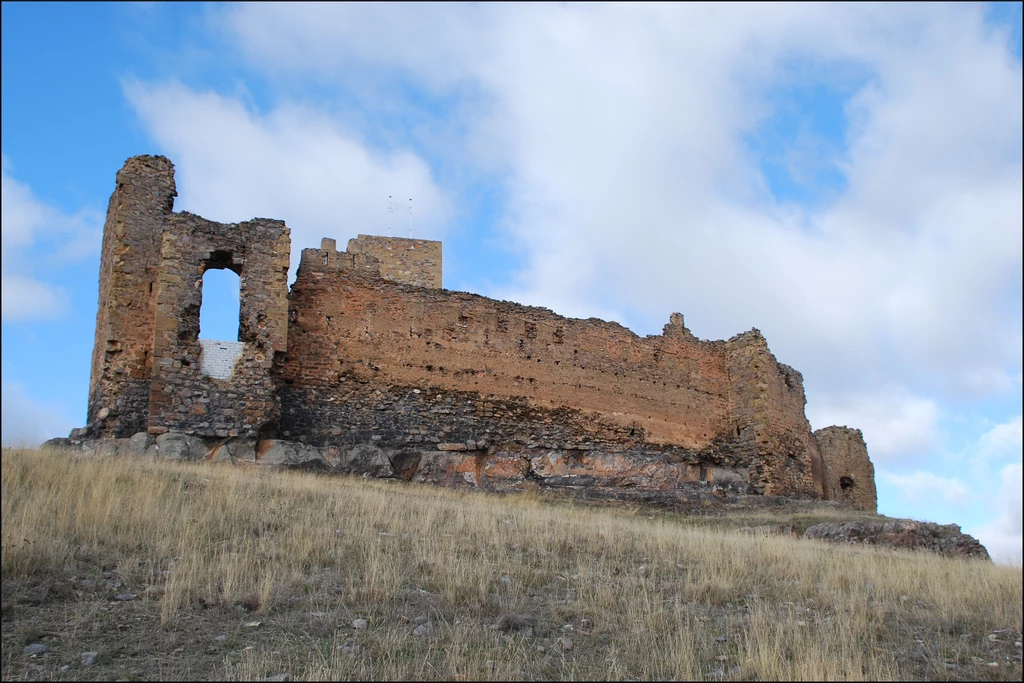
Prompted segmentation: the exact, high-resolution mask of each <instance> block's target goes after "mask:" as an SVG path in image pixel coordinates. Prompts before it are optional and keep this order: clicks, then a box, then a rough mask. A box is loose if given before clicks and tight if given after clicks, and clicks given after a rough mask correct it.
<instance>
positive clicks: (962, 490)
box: [877, 470, 970, 505]
mask: <svg viewBox="0 0 1024 683" xmlns="http://www.w3.org/2000/svg"><path fill="white" fill-rule="evenodd" d="M877 473H878V474H877V476H878V478H879V479H880V480H881V481H883V482H885V483H887V484H889V485H891V486H895V487H896V488H898V489H900V490H901V491H903V494H904V495H905V496H906V497H907V499H908V500H911V501H926V500H934V499H935V498H939V499H941V500H944V501H946V502H947V503H950V504H951V505H963V504H964V503H966V502H967V501H968V500H969V498H970V494H969V492H968V489H967V486H966V485H965V484H964V483H963V482H962V481H960V480H958V479H954V478H950V477H942V476H939V475H937V474H934V473H932V472H925V471H920V470H919V471H917V472H912V473H910V474H896V473H894V472H888V471H886V470H877Z"/></svg>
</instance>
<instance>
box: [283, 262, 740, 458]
mask: <svg viewBox="0 0 1024 683" xmlns="http://www.w3.org/2000/svg"><path fill="white" fill-rule="evenodd" d="M354 258H358V255H350V256H344V255H342V254H330V253H328V252H325V251H324V250H309V249H307V250H304V251H303V257H302V262H301V264H300V267H299V273H298V276H297V279H296V282H295V284H294V285H293V287H292V292H291V295H290V304H289V305H290V308H291V311H292V324H291V326H290V328H289V348H290V351H289V354H288V357H287V359H286V362H285V365H284V368H283V373H282V377H283V378H284V379H285V381H287V382H289V383H291V384H292V385H295V386H305V387H320V386H333V385H336V384H337V383H338V382H339V381H340V378H342V377H345V376H351V377H353V378H357V379H359V380H370V379H374V378H386V379H382V380H381V381H386V382H388V383H391V384H395V385H401V386H419V387H426V386H436V387H440V388H444V389H448V390H454V391H471V392H478V393H480V394H483V395H488V396H496V397H504V398H512V397H525V398H527V399H529V400H530V402H531V403H532V404H534V405H538V406H544V407H548V408H557V407H560V406H572V407H574V408H576V409H578V410H580V411H582V412H583V413H585V414H588V415H590V416H591V418H592V419H594V420H597V419H598V418H600V420H601V421H604V422H608V423H609V424H614V425H617V426H620V427H625V428H627V429H630V430H633V431H634V433H636V434H642V435H643V436H644V437H645V439H646V440H647V441H650V442H653V443H670V444H674V445H679V446H683V447H687V448H701V447H703V446H706V445H708V444H710V443H711V442H712V441H713V440H714V439H715V438H716V437H717V436H719V435H720V434H722V433H724V432H725V431H726V427H727V422H728V415H727V393H728V387H727V384H728V373H727V370H726V367H725V362H724V355H723V353H722V351H723V345H722V343H720V342H717V343H716V342H702V341H700V340H697V339H696V338H694V337H693V336H692V335H690V334H689V333H688V332H687V331H686V330H685V328H683V327H682V326H681V322H680V324H679V329H678V334H669V335H664V336H655V337H648V338H646V339H644V338H640V337H637V336H636V335H635V334H633V333H632V332H630V331H629V330H627V329H626V328H624V327H622V326H621V325H617V324H615V323H606V322H604V321H600V320H595V319H591V320H573V319H567V318H563V317H561V316H558V315H555V314H554V313H552V312H551V311H549V310H547V309H543V308H536V307H530V306H522V305H519V304H514V303H510V302H503V301H494V300H492V299H487V298H485V297H481V296H477V295H474V294H466V293H462V292H447V291H443V290H434V289H425V288H419V287H408V286H404V285H399V284H396V283H392V282H388V281H386V280H382V279H380V278H378V277H375V276H374V273H373V270H372V264H369V266H355V265H351V264H352V263H354V262H353V261H352V259H354ZM327 264H329V265H327ZM679 320H680V321H681V317H680V318H679ZM670 327H671V326H670Z"/></svg>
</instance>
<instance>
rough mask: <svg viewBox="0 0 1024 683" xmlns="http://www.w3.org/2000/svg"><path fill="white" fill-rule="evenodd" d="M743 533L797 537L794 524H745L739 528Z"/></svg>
mask: <svg viewBox="0 0 1024 683" xmlns="http://www.w3.org/2000/svg"><path fill="white" fill-rule="evenodd" d="M739 531H740V532H741V533H744V534H753V535H755V536H790V537H792V538H796V535H797V534H796V530H795V529H794V528H793V525H792V524H762V525H761V526H745V527H741V528H740V529H739Z"/></svg>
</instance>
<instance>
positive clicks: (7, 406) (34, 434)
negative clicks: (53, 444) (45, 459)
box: [0, 380, 73, 448]
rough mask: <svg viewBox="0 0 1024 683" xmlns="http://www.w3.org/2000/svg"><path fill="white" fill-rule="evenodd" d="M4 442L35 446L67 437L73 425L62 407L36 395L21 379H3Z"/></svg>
mask: <svg viewBox="0 0 1024 683" xmlns="http://www.w3.org/2000/svg"><path fill="white" fill-rule="evenodd" d="M0 408H2V410H0V413H2V415H0V430H2V431H0V441H2V442H3V444H4V445H5V446H25V447H31V448H34V447H36V446H38V445H39V444H40V443H42V442H43V441H45V440H46V439H49V438H52V437H55V436H67V434H68V430H70V429H71V427H72V426H73V425H72V423H71V420H69V419H67V417H66V416H65V415H64V411H63V410H62V408H61V407H59V406H54V405H49V404H46V403H43V402H41V401H38V400H36V399H35V398H33V397H32V396H31V395H30V394H29V393H28V391H27V390H26V389H25V387H24V385H23V384H21V383H20V382H9V381H7V380H4V381H3V394H2V402H0Z"/></svg>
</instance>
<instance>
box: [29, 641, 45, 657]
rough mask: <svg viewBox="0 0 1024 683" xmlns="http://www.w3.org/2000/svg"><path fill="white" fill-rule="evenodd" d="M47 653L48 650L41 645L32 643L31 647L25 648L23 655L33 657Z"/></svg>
mask: <svg viewBox="0 0 1024 683" xmlns="http://www.w3.org/2000/svg"><path fill="white" fill-rule="evenodd" d="M49 651H50V648H48V647H46V646H45V645H43V644H42V643H32V644H31V645H29V646H28V647H26V648H25V654H26V655H28V656H29V657H31V656H33V655H41V654H44V653H46V652H49Z"/></svg>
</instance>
